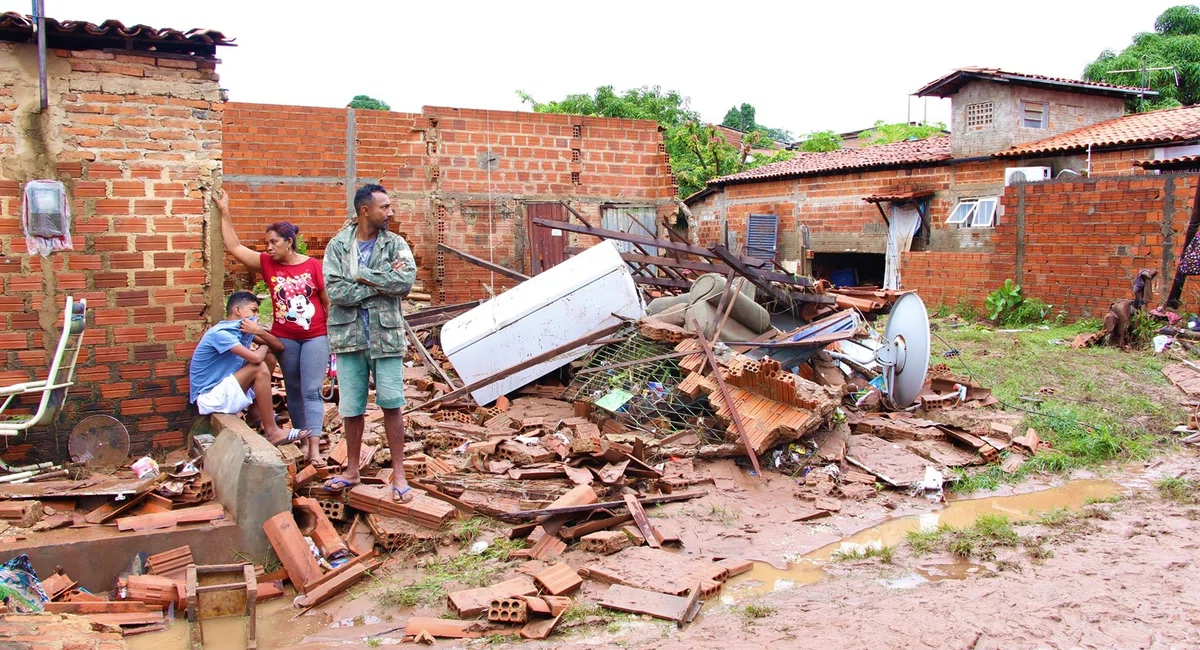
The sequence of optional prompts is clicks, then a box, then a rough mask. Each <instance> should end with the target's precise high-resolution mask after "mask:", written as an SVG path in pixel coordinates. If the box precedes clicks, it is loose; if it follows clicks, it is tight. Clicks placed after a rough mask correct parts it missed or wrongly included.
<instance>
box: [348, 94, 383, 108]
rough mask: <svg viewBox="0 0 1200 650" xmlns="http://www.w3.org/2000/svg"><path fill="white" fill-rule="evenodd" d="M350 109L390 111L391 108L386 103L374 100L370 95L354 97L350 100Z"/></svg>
mask: <svg viewBox="0 0 1200 650" xmlns="http://www.w3.org/2000/svg"><path fill="white" fill-rule="evenodd" d="M350 108H363V109H366V110H369V111H390V110H392V107H391V106H389V105H388V103H387V102H385V101H383V100H381V99H375V98H374V97H371V96H370V95H355V96H354V99H351V100H350Z"/></svg>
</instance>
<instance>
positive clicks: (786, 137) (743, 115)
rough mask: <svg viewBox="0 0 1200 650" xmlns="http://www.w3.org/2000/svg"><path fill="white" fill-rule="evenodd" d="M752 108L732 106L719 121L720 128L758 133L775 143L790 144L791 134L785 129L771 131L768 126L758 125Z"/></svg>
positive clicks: (749, 105) (751, 106)
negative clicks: (725, 127)
mask: <svg viewBox="0 0 1200 650" xmlns="http://www.w3.org/2000/svg"><path fill="white" fill-rule="evenodd" d="M754 114H755V110H754V106H753V105H751V104H742V105H741V106H734V107H733V108H730V109H729V110H728V111H726V113H725V119H723V120H721V126H727V127H729V128H731V129H737V130H738V131H742V132H743V133H753V132H756V131H757V132H760V133H762V134H763V135H765V136H766V137H767V138H768V139H770V140H774V141H776V142H791V141H792V132H791V131H788V130H786V129H773V128H771V127H768V126H763V125H762V124H759V123H758V121H757V120H756V119H755V115H754Z"/></svg>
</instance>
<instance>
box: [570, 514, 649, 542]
mask: <svg viewBox="0 0 1200 650" xmlns="http://www.w3.org/2000/svg"><path fill="white" fill-rule="evenodd" d="M630 521H633V515H617V516H615V517H605V518H604V519H597V520H595V521H589V522H585V523H582V524H579V525H577V526H571V527H569V528H563V529H561V530H559V531H558V536H559V537H561V538H563V539H579V538H580V537H583V536H584V535H590V534H592V533H595V532H599V531H601V530H608V529H609V528H612V527H613V526H619V525H621V524H624V523H627V522H630Z"/></svg>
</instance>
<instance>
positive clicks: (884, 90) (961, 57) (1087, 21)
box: [3, 0, 1183, 135]
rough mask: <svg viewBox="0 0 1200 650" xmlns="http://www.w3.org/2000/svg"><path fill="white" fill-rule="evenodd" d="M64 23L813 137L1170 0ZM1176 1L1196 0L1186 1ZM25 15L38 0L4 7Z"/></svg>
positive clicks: (419, 100) (327, 7)
mask: <svg viewBox="0 0 1200 650" xmlns="http://www.w3.org/2000/svg"><path fill="white" fill-rule="evenodd" d="M45 2H46V13H47V15H49V16H52V17H54V18H58V19H71V20H88V21H92V22H97V23H98V22H101V21H103V20H105V19H108V18H115V19H118V20H120V21H122V22H124V23H125V24H126V25H131V24H136V23H145V24H148V25H151V26H154V27H172V28H175V29H180V30H187V29H190V28H194V27H206V28H210V29H216V30H220V31H222V32H224V33H225V34H226V35H227V36H229V37H232V38H236V39H237V47H229V48H220V49H219V51H218V56H219V57H220V58H221V60H222V63H221V65H219V66H218V67H217V70H218V72H220V74H221V85H222V86H223V87H225V88H227V89H228V90H229V97H230V99H231V100H232V101H243V102H264V103H274V104H301V105H310V106H331V107H336V106H345V105H346V103H347V102H348V101H349V100H350V98H351V97H353V96H354V95H356V94H360V93H365V94H368V95H371V96H374V97H377V98H379V99H382V100H384V101H386V102H388V103H389V104H391V106H392V109H393V110H398V111H410V112H418V111H420V110H421V107H422V106H425V105H438V106H458V107H468V108H491V109H498V110H501V109H503V110H521V109H522V104H521V102H520V100H519V99H518V98H517V95H516V91H517V90H518V89H521V90H524V91H526V92H528V93H530V94H531V95H533V96H534V97H535V98H537V99H539V100H542V101H546V100H551V99H557V98H561V97H563V96H564V95H566V94H568V93H579V92H591V91H592V90H594V89H595V88H596V87H597V86H600V85H606V84H612V85H614V86H616V87H617V88H618V89H624V88H629V87H635V86H642V85H659V86H662V87H663V88H667V89H675V90H678V91H680V92H681V93H682V94H684V95H686V96H688V97H690V98H691V105H692V107H693V108H695V109H696V110H698V111H699V112H700V114H701V116H702V117H703V118H704V119H706V120H709V121H712V122H720V120H721V119H722V117H724V114H725V111H726V110H728V109H729V107H731V106H733V105H735V104H741V103H742V102H749V103H750V104H753V105H754V106H755V107H756V108H757V109H758V122H759V123H761V124H764V125H766V126H772V127H780V128H785V129H789V130H791V131H792V132H793V133H795V134H797V135H799V134H803V133H807V132H809V131H814V130H823V129H834V130H837V131H849V130H853V129H858V128H863V127H867V126H870V125H871V124H872V123H874V121H875V120H878V119H883V120H887V121H889V122H896V121H903V120H904V119H905V118H906V117H907V116H909V113H908V112H907V111H908V110H909V107H910V106H911V111H912V112H911V117H912V119H914V120H919V119H922V117H923V116H924V114H925V111H926V110H928V118H929V120H930V121H944V122H947V123H949V102H948V101H946V100H928V105H927V108H926V104H925V100H922V99H917V98H913V99H912V100H911V101H909V98H908V95H909V94H910V93H911V92H912V91H913V90H915V89H916V88H919V87H920V86H921V85H923V84H925V83H926V82H929V81H931V80H933V79H936V78H937V77H939V76H941V75H943V74H945V73H947V72H949V71H950V70H952V69H954V68H956V67H963V66H973V65H974V66H987V67H999V68H1003V69H1006V70H1011V71H1016V72H1026V73H1037V74H1045V75H1052V76H1061V77H1070V78H1078V77H1079V76H1080V75H1081V74H1082V72H1083V67H1084V66H1085V65H1086V64H1087V62H1088V61H1090V60H1092V59H1093V58H1095V57H1096V55H1097V54H1099V53H1100V51H1102V50H1104V49H1105V48H1115V49H1120V48H1122V47H1124V46H1126V45H1128V44H1129V42H1130V40H1131V38H1132V36H1133V35H1134V34H1135V33H1136V32H1139V31H1150V30H1152V29H1153V28H1154V18H1155V17H1156V16H1157V15H1158V14H1159V13H1161V12H1162V11H1163V10H1164V9H1166V8H1167V7H1169V6H1172V5H1173V4H1177V3H1171V2H1155V1H1151V2H1145V3H1141V2H1134V3H1129V2H1121V3H1117V2H1095V1H1092V2H1077V1H1066V2H1036V3H1032V2H999V3H998V2H989V3H976V2H962V1H961V0H959V1H956V2H950V1H940V0H939V1H927V2H844V1H843V2H811V1H809V2H805V1H801V2H780V1H778V0H777V1H776V2H751V1H742V2H721V3H707V2H697V1H691V2H666V1H658V0H639V1H636V2H627V1H625V0H607V1H602V2H573V1H570V0H568V1H561V0H560V1H552V2H523V1H519V0H508V1H500V0H493V1H491V2H459V1H454V0H439V1H437V2H428V1H426V2H407V1H405V2H401V1H395V2H384V1H370V2H369V1H366V0H341V1H340V2H312V1H310V2H304V1H303V0H297V1H291V2H283V1H279V0H204V1H202V2H200V1H186V2H185V1H183V0H149V1H143V0H123V1H120V2H114V1H103V0H45ZM1178 4H1183V3H1182V2H1180V3H1178ZM3 6H5V7H6V8H7V9H12V10H17V11H21V12H24V13H27V12H28V11H29V8H30V3H29V2H17V3H13V2H4V3H3Z"/></svg>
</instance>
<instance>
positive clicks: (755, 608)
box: [740, 603, 775, 620]
mask: <svg viewBox="0 0 1200 650" xmlns="http://www.w3.org/2000/svg"><path fill="white" fill-rule="evenodd" d="M740 613H741V615H742V616H744V617H745V618H747V619H750V620H755V619H760V618H766V617H768V616H770V615H771V614H774V613H775V608H774V607H771V606H770V605H762V604H759V603H750V604H749V605H746V606H745V607H742V608H741V610H740Z"/></svg>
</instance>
